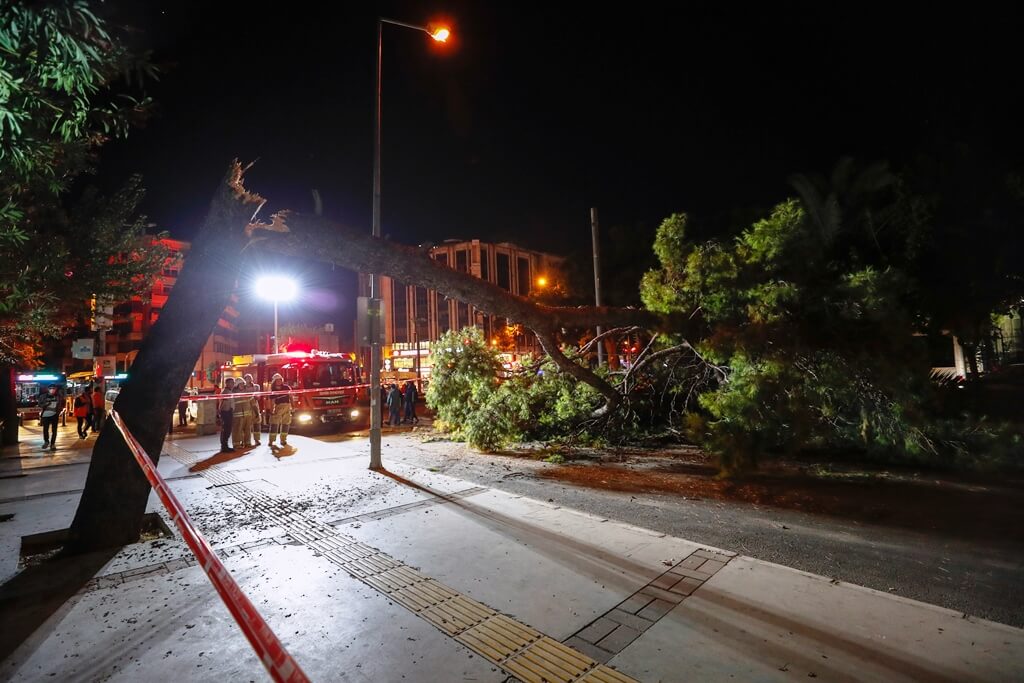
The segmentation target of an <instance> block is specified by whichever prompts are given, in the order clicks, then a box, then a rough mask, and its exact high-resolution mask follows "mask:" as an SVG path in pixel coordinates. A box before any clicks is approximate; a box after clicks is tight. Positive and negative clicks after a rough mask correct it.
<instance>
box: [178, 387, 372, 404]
mask: <svg viewBox="0 0 1024 683" xmlns="http://www.w3.org/2000/svg"><path fill="white" fill-rule="evenodd" d="M369 386H370V385H369V384H346V385H345V386H343V387H325V388H322V389H289V390H288V391H239V392H237V393H236V392H234V391H231V392H221V393H219V394H196V395H194V396H189V395H187V394H185V395H182V397H181V400H182V401H197V402H198V401H223V400H227V399H229V398H245V397H247V396H255V397H261V396H298V395H299V394H322V393H324V392H327V391H342V392H350V391H351V390H352V389H364V388H367V387H369Z"/></svg>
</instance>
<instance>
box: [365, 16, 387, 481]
mask: <svg viewBox="0 0 1024 683" xmlns="http://www.w3.org/2000/svg"><path fill="white" fill-rule="evenodd" d="M383 33H384V20H383V19H380V18H378V19H377V78H376V85H375V89H374V94H373V227H372V233H371V234H372V235H373V236H374V237H377V238H379V237H380V120H381V119H380V116H381V114H380V94H381V61H382V59H381V55H382V54H383V45H382V43H383V41H382V38H383ZM379 287H380V284H379V283H378V282H377V274H376V273H370V306H369V314H370V469H371V470H379V469H381V467H383V464H382V463H381V457H380V410H381V406H380V355H381V354H380V351H381V349H380V323H381V322H382V321H381V319H380V291H379Z"/></svg>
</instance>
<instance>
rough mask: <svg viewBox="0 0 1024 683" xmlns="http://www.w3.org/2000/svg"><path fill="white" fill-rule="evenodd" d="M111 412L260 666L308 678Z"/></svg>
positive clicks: (296, 681) (282, 679) (277, 674)
mask: <svg viewBox="0 0 1024 683" xmlns="http://www.w3.org/2000/svg"><path fill="white" fill-rule="evenodd" d="M110 416H111V417H112V418H113V419H114V424H115V425H117V428H118V430H120V432H121V436H123V437H124V440H125V443H127V444H128V448H129V449H131V452H132V454H133V455H134V456H135V461H136V462H138V463H139V467H141V468H142V471H143V473H145V475H146V479H148V480H149V483H150V485H151V486H152V487H153V490H154V491H156V493H157V495H158V496H160V500H161V501H162V502H163V504H164V507H165V508H167V512H168V513H169V514H170V515H171V519H172V520H173V521H174V524H175V525H176V526H177V527H178V531H180V532H181V537H182V538H183V539H185V543H187V544H188V547H189V548H191V550H192V552H193V554H195V556H196V559H197V560H199V564H200V566H202V568H203V570H204V571H205V572H206V575H207V577H209V579H210V582H211V583H212V584H213V587H214V588H216V589H217V592H218V593H219V594H220V597H221V599H222V600H223V601H224V604H225V605H226V606H227V608H228V611H229V612H231V616H233V617H234V618H235V621H237V622H238V625H239V626H240V627H241V628H242V632H243V633H245V637H246V638H248V639H249V644H250V645H252V648H253V650H255V651H256V655H257V656H258V657H259V659H260V661H261V662H263V666H265V667H266V668H267V671H268V672H269V673H270V676H271V678H273V679H274V680H275V681H278V682H279V683H303V682H308V681H309V678H307V677H306V674H305V673H303V671H302V668H301V667H300V666H299V664H298V662H296V661H295V660H294V659H292V656H291V655H290V654H288V651H287V650H286V649H285V648H284V645H282V644H281V641H280V640H278V638H277V636H276V635H274V632H273V631H272V630H271V628H270V626H268V625H267V622H266V621H264V620H263V617H261V616H260V613H259V612H257V611H256V608H255V607H254V606H253V604H252V603H251V602H250V601H249V598H247V597H245V594H244V593H242V589H241V588H239V587H238V584H237V583H235V580H234V579H233V578H231V574H230V573H228V570H227V569H226V568H225V567H224V565H223V563H221V561H220V558H219V557H217V554H216V553H214V552H213V548H211V547H210V544H209V543H208V542H207V541H206V539H205V538H204V537H203V535H202V534H201V533H199V530H198V529H196V528H195V526H194V525H193V524H192V520H191V519H189V516H188V513H187V512H185V508H183V507H182V506H181V503H179V502H178V499H177V498H176V497H175V496H174V494H173V493H172V492H171V490H170V489H169V488H167V484H166V483H165V482H164V479H163V477H161V476H160V473H159V472H157V470H156V467H155V466H154V465H153V461H152V460H150V458H149V455H148V454H147V453H146V451H145V449H143V448H142V444H140V443H139V441H138V439H136V438H135V435H134V434H132V433H131V432H130V431H129V430H128V428H127V427H126V426H125V424H124V420H123V419H122V418H121V415H120V414H118V412H117V411H116V410H112V411H111V412H110Z"/></svg>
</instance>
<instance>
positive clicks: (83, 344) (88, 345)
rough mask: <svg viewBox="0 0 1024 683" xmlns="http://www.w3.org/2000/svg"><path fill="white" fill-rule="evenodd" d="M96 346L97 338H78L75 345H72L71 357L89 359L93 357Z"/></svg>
mask: <svg viewBox="0 0 1024 683" xmlns="http://www.w3.org/2000/svg"><path fill="white" fill-rule="evenodd" d="M95 348H96V340H95V339H92V338H89V339H76V340H75V343H74V345H73V346H72V347H71V357H72V358H78V359H80V360H88V359H90V358H92V357H93V354H94V353H95Z"/></svg>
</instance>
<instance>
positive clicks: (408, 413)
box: [380, 380, 420, 427]
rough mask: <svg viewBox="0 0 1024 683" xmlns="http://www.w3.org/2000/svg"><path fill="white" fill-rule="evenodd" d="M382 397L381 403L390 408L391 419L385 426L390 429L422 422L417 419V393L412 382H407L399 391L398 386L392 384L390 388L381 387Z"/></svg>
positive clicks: (389, 415)
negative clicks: (393, 426) (394, 426)
mask: <svg viewBox="0 0 1024 683" xmlns="http://www.w3.org/2000/svg"><path fill="white" fill-rule="evenodd" d="M380 395H381V403H382V404H383V405H386V406H387V407H388V417H389V419H388V421H387V422H386V423H385V424H387V425H388V426H389V427H390V426H391V425H400V424H414V423H418V422H419V421H420V419H419V418H418V417H416V397H417V391H416V384H415V383H414V382H413V381H412V380H409V381H408V382H406V383H405V386H404V387H403V388H402V389H399V388H398V385H397V384H392V385H391V386H390V388H387V387H385V386H384V385H381V388H380ZM403 408H404V417H403Z"/></svg>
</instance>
